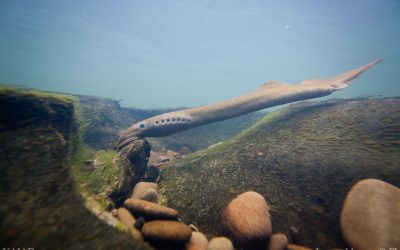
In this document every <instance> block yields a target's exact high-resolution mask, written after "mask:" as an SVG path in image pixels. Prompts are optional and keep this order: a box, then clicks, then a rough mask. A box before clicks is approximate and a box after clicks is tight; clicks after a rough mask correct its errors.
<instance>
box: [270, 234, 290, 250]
mask: <svg viewBox="0 0 400 250" xmlns="http://www.w3.org/2000/svg"><path fill="white" fill-rule="evenodd" d="M287 244H288V238H287V237H286V235H284V234H274V235H272V236H271V238H270V240H269V245H268V250H284V249H286V247H287Z"/></svg>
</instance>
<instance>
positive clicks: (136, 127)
mask: <svg viewBox="0 0 400 250" xmlns="http://www.w3.org/2000/svg"><path fill="white" fill-rule="evenodd" d="M147 131H148V122H147V121H146V120H145V121H141V122H138V123H135V124H133V125H132V126H131V127H130V128H128V129H127V130H125V131H123V132H122V133H121V134H120V136H119V138H118V142H117V145H116V147H115V149H116V150H121V149H122V148H123V147H125V146H127V145H128V144H129V143H131V142H132V141H135V140H139V139H142V138H145V137H146V133H147Z"/></svg>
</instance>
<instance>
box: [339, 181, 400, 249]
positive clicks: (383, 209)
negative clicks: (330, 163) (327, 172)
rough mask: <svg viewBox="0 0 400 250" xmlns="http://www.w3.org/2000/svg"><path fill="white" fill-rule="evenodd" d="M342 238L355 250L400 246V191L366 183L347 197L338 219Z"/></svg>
mask: <svg viewBox="0 0 400 250" xmlns="http://www.w3.org/2000/svg"><path fill="white" fill-rule="evenodd" d="M340 227H341V229H342V234H343V238H344V239H345V240H346V241H347V243H348V244H349V245H350V246H351V247H353V248H354V249H357V250H366V249H383V248H390V247H393V246H396V247H399V246H400V237H399V235H400V189H399V188H397V187H395V186H393V185H391V184H389V183H386V182H383V181H380V180H376V179H366V180H362V181H359V182H358V183H356V184H355V185H354V186H353V187H352V188H351V190H350V192H349V193H348V194H347V196H346V198H345V201H344V205H343V208H342V211H341V215H340Z"/></svg>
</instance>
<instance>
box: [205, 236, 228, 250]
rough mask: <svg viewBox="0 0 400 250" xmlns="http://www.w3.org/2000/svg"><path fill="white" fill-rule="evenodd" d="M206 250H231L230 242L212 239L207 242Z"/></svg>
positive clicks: (224, 239) (222, 239)
mask: <svg viewBox="0 0 400 250" xmlns="http://www.w3.org/2000/svg"><path fill="white" fill-rule="evenodd" d="M206 249H207V250H233V244H232V241H231V240H230V239H228V238H226V237H214V238H212V239H211V240H210V242H208V246H207V248H206Z"/></svg>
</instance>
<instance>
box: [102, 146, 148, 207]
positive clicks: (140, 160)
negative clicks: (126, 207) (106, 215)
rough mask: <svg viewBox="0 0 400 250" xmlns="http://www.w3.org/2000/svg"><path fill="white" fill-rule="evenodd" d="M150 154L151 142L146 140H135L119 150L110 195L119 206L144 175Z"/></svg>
mask: <svg viewBox="0 0 400 250" xmlns="http://www.w3.org/2000/svg"><path fill="white" fill-rule="evenodd" d="M149 156H150V144H149V143H148V142H147V141H146V140H136V141H133V142H132V143H131V144H129V145H128V146H126V147H124V148H123V149H121V151H120V152H119V154H118V157H117V161H116V171H115V176H114V183H113V185H112V187H111V192H110V194H109V195H108V196H109V197H110V198H111V199H112V200H113V201H114V202H115V204H116V205H117V206H120V205H121V204H122V202H123V200H125V199H126V198H128V197H129V194H130V192H131V190H132V188H133V187H134V186H135V184H136V183H138V182H139V181H141V179H142V178H143V177H144V174H145V171H146V167H147V161H148V158H149Z"/></svg>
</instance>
